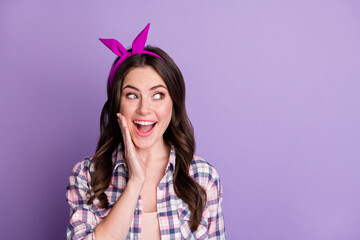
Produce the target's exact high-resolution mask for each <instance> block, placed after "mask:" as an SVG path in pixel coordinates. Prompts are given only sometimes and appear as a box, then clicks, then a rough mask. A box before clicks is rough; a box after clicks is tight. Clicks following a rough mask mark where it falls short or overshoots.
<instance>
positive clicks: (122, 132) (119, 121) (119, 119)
mask: <svg viewBox="0 0 360 240" xmlns="http://www.w3.org/2000/svg"><path fill="white" fill-rule="evenodd" d="M116 115H117V116H118V119H117V120H118V123H119V127H120V131H121V135H122V138H123V141H124V142H125V135H124V132H125V131H124V129H123V127H122V126H123V124H122V120H121V118H123V117H122V115H121V113H117V114H116Z"/></svg>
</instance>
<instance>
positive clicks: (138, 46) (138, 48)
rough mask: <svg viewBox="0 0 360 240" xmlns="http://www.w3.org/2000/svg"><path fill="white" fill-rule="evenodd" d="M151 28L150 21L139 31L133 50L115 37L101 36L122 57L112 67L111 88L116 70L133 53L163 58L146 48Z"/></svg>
mask: <svg viewBox="0 0 360 240" xmlns="http://www.w3.org/2000/svg"><path fill="white" fill-rule="evenodd" d="M149 28H150V23H148V24H147V25H146V27H145V28H144V30H142V31H141V32H140V33H139V35H137V37H136V38H135V39H134V41H133V43H132V52H128V51H127V50H126V49H125V48H124V46H123V45H122V44H121V43H119V42H118V41H117V40H115V39H104V38H99V39H100V41H101V42H102V43H103V44H105V46H107V47H108V48H109V49H110V50H111V51H112V52H113V53H115V54H116V55H117V56H119V57H120V59H119V60H118V61H117V62H116V63H115V64H114V65H113V67H112V68H111V71H110V76H109V83H110V88H112V84H113V82H114V77H115V73H116V70H117V69H118V67H119V66H120V64H121V63H122V62H123V61H124V60H125V59H127V58H128V57H130V56H132V55H136V54H150V55H154V56H156V57H158V58H160V59H162V58H161V57H160V56H159V55H157V54H155V53H153V52H149V51H146V50H144V47H145V43H146V39H147V35H148V32H149ZM162 60H164V59H162Z"/></svg>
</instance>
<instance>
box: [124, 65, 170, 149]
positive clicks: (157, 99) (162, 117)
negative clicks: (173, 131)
mask: <svg viewBox="0 0 360 240" xmlns="http://www.w3.org/2000/svg"><path fill="white" fill-rule="evenodd" d="M121 91H122V92H121V104H120V113H121V114H122V115H123V116H124V117H125V119H126V122H127V125H128V127H129V131H130V135H131V138H132V140H133V142H134V144H135V146H136V147H138V148H142V149H146V148H150V147H153V146H157V145H159V144H163V141H164V140H163V134H164V132H165V130H166V129H167V127H168V125H169V123H170V120H171V114H172V106H173V102H172V99H171V97H170V95H169V92H168V90H167V87H166V84H165V82H164V80H163V79H162V78H161V76H160V75H159V74H158V73H157V72H156V71H155V70H154V69H153V68H152V67H150V66H145V67H137V68H134V69H132V70H131V71H130V72H129V73H128V74H127V75H126V76H125V79H124V82H123V85H122V90H121Z"/></svg>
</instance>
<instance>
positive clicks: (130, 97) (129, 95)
mask: <svg viewBox="0 0 360 240" xmlns="http://www.w3.org/2000/svg"><path fill="white" fill-rule="evenodd" d="M126 97H127V98H129V99H136V98H137V96H136V95H135V94H133V93H128V94H126Z"/></svg>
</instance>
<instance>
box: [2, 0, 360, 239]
mask: <svg viewBox="0 0 360 240" xmlns="http://www.w3.org/2000/svg"><path fill="white" fill-rule="evenodd" d="M124 2H125V1H89V0H87V1H85V0H81V1H80V0H77V1H68V0H67V1H39V0H36V1H35V0H32V1H3V0H2V1H1V3H0V78H1V81H0V107H1V117H0V121H1V122H0V133H1V134H0V136H1V137H0V150H1V152H0V154H1V156H0V158H1V168H0V171H1V172H0V183H1V185H2V187H1V190H0V192H1V198H0V201H1V209H2V214H1V219H0V220H1V224H0V228H1V232H0V234H1V236H0V238H1V239H64V238H65V231H66V226H67V223H68V217H69V209H68V205H67V203H66V202H65V188H66V185H67V182H68V177H69V174H70V171H71V169H72V167H73V166H74V164H75V163H76V162H78V161H80V160H81V159H82V158H83V157H84V156H89V155H92V154H93V153H94V149H95V146H96V142H97V139H98V135H99V130H98V128H99V127H98V125H99V116H100V111H101V108H102V105H103V103H104V102H105V100H106V91H105V86H106V79H107V75H108V73H109V70H110V66H111V64H112V62H113V60H114V59H115V56H114V55H113V54H112V53H111V52H110V51H108V50H107V49H106V48H105V47H104V46H103V45H102V44H101V43H100V41H99V40H98V38H99V37H104V38H117V39H119V40H120V42H121V43H123V44H124V45H125V47H129V46H130V44H131V41H132V39H133V38H134V37H135V36H136V35H137V33H138V32H139V31H140V30H142V29H143V28H144V27H145V25H146V23H148V22H151V28H150V32H149V37H148V43H150V44H152V45H155V46H159V47H161V48H163V49H164V50H165V51H167V52H168V53H169V54H170V56H172V57H173V59H174V60H175V62H177V64H178V65H179V67H180V69H181V70H182V72H183V74H184V77H185V81H186V85H187V109H188V113H189V116H190V118H191V120H192V122H193V125H194V128H195V134H196V140H197V154H198V155H200V156H202V157H204V158H205V159H207V160H208V161H209V162H211V163H213V165H214V166H215V167H216V168H217V170H218V172H219V173H220V177H221V180H222V184H223V186H224V202H223V212H224V217H225V224H226V228H227V236H228V239H246V240H259V239H269V240H275V239H276V240H288V239H291V240H304V239H306V240H315V239H316V240H322V239H324V240H325V239H326V240H332V239H334V240H335V239H336V240H340V239H341V240H355V239H360V227H359V226H360V137H359V136H360V113H359V104H360V96H359V90H360V89H359V88H360V84H359V79H360V64H359V63H360V45H359V42H360V27H359V26H360V25H359V24H360V14H359V10H360V4H359V2H358V1H214V0H211V1H210V0H198V1H190V0H186V1H165V0H163V1H159V0H157V1H154V0H152V1H137V0H135V1H131V3H130V1H128V3H124Z"/></svg>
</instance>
